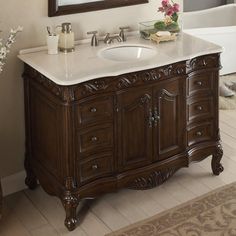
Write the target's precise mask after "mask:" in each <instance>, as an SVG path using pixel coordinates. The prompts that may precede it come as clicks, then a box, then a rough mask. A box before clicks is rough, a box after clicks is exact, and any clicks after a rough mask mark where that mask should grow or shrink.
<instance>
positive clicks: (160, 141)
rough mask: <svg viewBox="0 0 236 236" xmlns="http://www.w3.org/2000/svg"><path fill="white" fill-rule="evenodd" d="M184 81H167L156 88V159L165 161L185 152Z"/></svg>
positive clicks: (154, 93)
mask: <svg viewBox="0 0 236 236" xmlns="http://www.w3.org/2000/svg"><path fill="white" fill-rule="evenodd" d="M184 84H185V83H184V81H183V80H182V79H177V80H172V81H167V82H164V83H162V84H161V85H160V86H157V87H155V88H154V91H153V95H154V102H153V104H154V107H153V110H154V117H155V122H154V134H153V135H154V137H153V141H154V159H155V160H163V159H166V158H168V157H170V156H172V155H175V154H178V153H180V152H181V151H182V150H184V145H185V139H186V138H185V132H184V127H185V126H184V125H185V123H186V118H185V114H186V112H185V110H186V105H185V103H184V97H185V96H184V93H185V92H184V91H185V86H184Z"/></svg>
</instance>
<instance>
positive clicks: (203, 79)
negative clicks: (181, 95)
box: [188, 72, 214, 96]
mask: <svg viewBox="0 0 236 236" xmlns="http://www.w3.org/2000/svg"><path fill="white" fill-rule="evenodd" d="M213 79H214V74H213V73H212V72H210V73H204V74H198V75H195V76H193V77H190V78H189V79H188V95H189V96H192V95H194V94H199V93H204V94H211V93H212V91H213Z"/></svg>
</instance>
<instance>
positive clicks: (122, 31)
mask: <svg viewBox="0 0 236 236" xmlns="http://www.w3.org/2000/svg"><path fill="white" fill-rule="evenodd" d="M129 29H130V27H129V26H124V27H120V34H119V36H120V37H121V38H122V41H123V42H125V41H126V36H125V33H124V31H125V30H129Z"/></svg>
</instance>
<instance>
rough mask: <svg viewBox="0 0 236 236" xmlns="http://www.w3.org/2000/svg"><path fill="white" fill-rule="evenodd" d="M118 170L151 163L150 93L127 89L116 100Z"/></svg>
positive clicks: (143, 90)
mask: <svg viewBox="0 0 236 236" xmlns="http://www.w3.org/2000/svg"><path fill="white" fill-rule="evenodd" d="M117 103H118V139H119V140H118V143H119V144H118V159H119V169H120V170H126V169H132V168H136V167H138V166H143V165H145V164H149V163H150V162H151V160H152V127H151V124H150V123H149V122H151V121H149V119H150V117H151V116H150V114H151V113H152V90H151V89H145V88H139V89H129V91H126V92H122V93H121V94H119V95H118V96H117Z"/></svg>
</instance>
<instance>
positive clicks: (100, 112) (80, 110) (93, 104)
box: [76, 96, 113, 127]
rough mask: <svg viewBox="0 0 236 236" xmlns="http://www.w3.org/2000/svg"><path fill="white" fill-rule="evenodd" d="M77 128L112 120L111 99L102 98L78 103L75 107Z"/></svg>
mask: <svg viewBox="0 0 236 236" xmlns="http://www.w3.org/2000/svg"><path fill="white" fill-rule="evenodd" d="M76 115H77V121H78V122H77V127H79V126H81V125H86V124H90V123H98V122H104V121H107V120H111V119H112V118H113V97H111V96H103V97H98V98H96V99H91V100H87V101H84V102H81V103H79V105H77V107H76Z"/></svg>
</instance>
